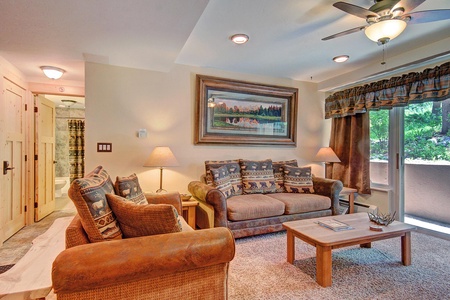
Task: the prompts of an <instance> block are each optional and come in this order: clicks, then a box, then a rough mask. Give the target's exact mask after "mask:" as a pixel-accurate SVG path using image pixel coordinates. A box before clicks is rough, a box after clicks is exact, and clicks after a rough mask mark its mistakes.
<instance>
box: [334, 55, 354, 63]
mask: <svg viewBox="0 0 450 300" xmlns="http://www.w3.org/2000/svg"><path fill="white" fill-rule="evenodd" d="M349 58H350V56H348V55H339V56H335V57H333V61H335V62H337V63H342V62H346V61H347V60H348V59H349Z"/></svg>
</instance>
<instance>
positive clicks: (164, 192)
mask: <svg viewBox="0 0 450 300" xmlns="http://www.w3.org/2000/svg"><path fill="white" fill-rule="evenodd" d="M156 193H157V194H167V191H166V190H165V189H157V190H156Z"/></svg>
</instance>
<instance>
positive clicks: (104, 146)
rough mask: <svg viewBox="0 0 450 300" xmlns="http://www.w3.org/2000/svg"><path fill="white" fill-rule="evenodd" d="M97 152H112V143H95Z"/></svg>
mask: <svg viewBox="0 0 450 300" xmlns="http://www.w3.org/2000/svg"><path fill="white" fill-rule="evenodd" d="M97 152H112V143H97Z"/></svg>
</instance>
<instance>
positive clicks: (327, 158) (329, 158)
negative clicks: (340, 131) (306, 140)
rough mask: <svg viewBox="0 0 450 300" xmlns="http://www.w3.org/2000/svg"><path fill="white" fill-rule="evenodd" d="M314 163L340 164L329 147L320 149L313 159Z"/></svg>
mask: <svg viewBox="0 0 450 300" xmlns="http://www.w3.org/2000/svg"><path fill="white" fill-rule="evenodd" d="M314 161H320V162H341V160H340V159H339V157H337V155H336V153H334V151H333V149H331V148H330V147H323V148H320V149H319V151H318V152H317V154H316V157H314Z"/></svg>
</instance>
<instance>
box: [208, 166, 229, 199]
mask: <svg viewBox="0 0 450 300" xmlns="http://www.w3.org/2000/svg"><path fill="white" fill-rule="evenodd" d="M209 171H210V172H211V175H212V179H213V186H214V187H215V188H217V189H218V190H219V191H221V192H222V193H223V194H224V195H225V198H227V199H228V198H229V197H231V196H232V195H233V187H232V186H231V183H230V174H229V173H228V169H227V167H226V166H221V167H219V168H217V169H209Z"/></svg>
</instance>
